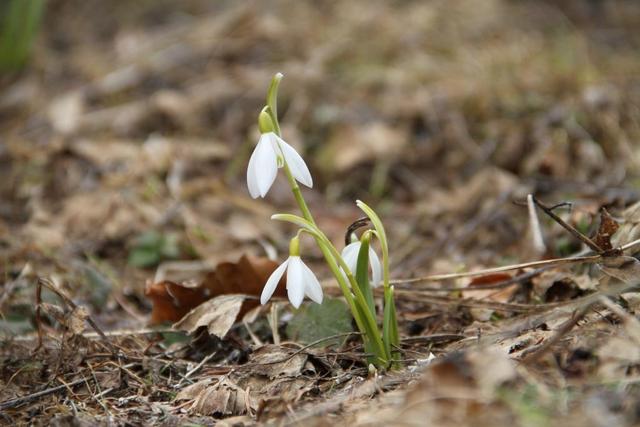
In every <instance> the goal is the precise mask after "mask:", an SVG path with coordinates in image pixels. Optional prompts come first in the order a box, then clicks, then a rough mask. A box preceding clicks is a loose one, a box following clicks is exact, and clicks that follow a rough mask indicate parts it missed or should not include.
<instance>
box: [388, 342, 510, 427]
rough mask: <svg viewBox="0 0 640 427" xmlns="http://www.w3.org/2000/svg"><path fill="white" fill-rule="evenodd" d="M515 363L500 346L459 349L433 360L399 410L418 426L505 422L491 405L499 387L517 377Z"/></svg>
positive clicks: (495, 402)
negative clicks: (470, 349)
mask: <svg viewBox="0 0 640 427" xmlns="http://www.w3.org/2000/svg"><path fill="white" fill-rule="evenodd" d="M516 377H517V374H516V370H515V364H514V362H513V361H512V360H511V359H509V357H508V356H507V354H506V353H505V351H504V350H501V349H499V348H498V347H486V348H479V349H475V350H473V351H468V352H464V353H463V352H456V353H452V354H449V355H447V356H445V357H443V358H439V359H436V360H435V361H433V362H432V363H430V364H429V365H428V366H427V368H426V369H425V371H424V375H423V377H422V378H421V379H420V380H419V381H418V382H417V383H416V384H415V385H414V386H413V387H412V388H411V389H410V390H409V391H408V393H407V395H406V398H405V402H404V404H403V405H402V407H401V408H399V411H398V412H397V413H400V414H402V417H403V421H404V422H406V423H407V424H411V425H413V424H415V425H438V426H449V425H451V426H453V425H465V424H466V423H465V421H466V422H468V420H470V419H474V425H505V424H506V421H507V420H505V419H501V417H502V415H501V414H500V413H498V412H496V413H494V412H493V411H492V407H493V406H494V405H497V404H499V402H497V396H496V390H497V389H498V387H500V386H502V385H504V384H505V383H507V382H509V381H512V380H514V379H516Z"/></svg>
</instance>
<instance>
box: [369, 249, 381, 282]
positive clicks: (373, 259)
mask: <svg viewBox="0 0 640 427" xmlns="http://www.w3.org/2000/svg"><path fill="white" fill-rule="evenodd" d="M369 265H371V271H372V272H373V280H372V281H371V286H373V287H374V288H376V287H378V286H380V283H381V282H382V264H380V258H378V254H376V251H374V250H373V249H371V248H369Z"/></svg>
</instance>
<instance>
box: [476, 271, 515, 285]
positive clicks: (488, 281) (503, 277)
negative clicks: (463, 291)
mask: <svg viewBox="0 0 640 427" xmlns="http://www.w3.org/2000/svg"><path fill="white" fill-rule="evenodd" d="M509 279H511V275H510V274H509V273H492V274H487V275H484V276H480V277H476V278H474V279H472V280H471V282H469V287H471V286H482V285H494V284H496V283H500V282H504V281H507V280H509Z"/></svg>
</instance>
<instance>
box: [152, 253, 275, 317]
mask: <svg viewBox="0 0 640 427" xmlns="http://www.w3.org/2000/svg"><path fill="white" fill-rule="evenodd" d="M277 267H278V264H277V263H276V262H274V261H271V260H270V259H268V258H264V257H254V256H250V255H243V256H242V257H240V260H239V261H238V262H235V263H234V262H222V263H220V264H218V265H217V266H216V268H215V270H213V271H211V272H209V273H207V274H206V276H205V278H204V279H203V280H202V281H201V282H200V283H198V284H196V285H195V286H194V285H190V284H189V283H182V284H178V283H175V282H171V281H169V280H165V281H162V282H159V283H149V284H147V288H146V291H145V295H146V296H147V297H149V298H150V299H151V300H152V302H153V309H152V312H151V321H150V323H151V324H152V325H155V324H159V323H163V322H177V321H178V320H180V319H181V318H182V317H183V316H184V315H185V314H187V313H188V312H189V311H190V310H192V309H193V308H195V307H197V306H199V305H200V304H202V303H203V302H205V301H207V300H209V299H211V298H214V297H217V296H220V295H228V294H243V295H249V296H254V297H258V296H260V294H261V293H262V288H263V287H264V284H265V283H266V282H267V279H268V278H269V276H270V275H271V273H273V271H274V270H275V269H276V268H277ZM274 295H275V296H280V297H284V296H286V286H285V277H283V278H282V279H281V281H280V283H279V284H278V288H277V289H276V291H275V292H274ZM258 304H259V301H258V299H257V298H255V299H245V301H244V304H242V307H241V309H240V311H239V313H238V314H239V315H240V316H242V315H244V314H245V313H247V312H248V311H250V310H251V309H253V308H255V307H257V306H258Z"/></svg>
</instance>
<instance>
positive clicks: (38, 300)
mask: <svg viewBox="0 0 640 427" xmlns="http://www.w3.org/2000/svg"><path fill="white" fill-rule="evenodd" d="M43 286H44V287H45V288H47V289H49V290H50V291H51V292H53V293H55V294H56V295H58V297H60V298H61V299H62V300H63V301H64V302H65V304H67V305H68V306H70V307H71V308H72V309H73V310H77V309H78V306H77V305H76V303H74V302H73V301H72V300H71V298H69V297H68V296H66V295H65V294H64V292H62V291H61V290H60V289H58V288H57V287H56V286H55V285H54V284H53V283H52V282H51V280H49V279H47V278H43V277H41V278H40V279H38V286H37V290H36V304H37V306H36V322H37V324H38V348H40V346H41V345H42V335H41V334H42V332H41V328H40V321H41V314H40V305H41V301H42V287H43ZM86 320H87V322H88V323H89V325H91V327H92V328H93V330H94V331H96V333H97V334H98V335H99V336H100V338H102V340H103V341H104V342H105V344H107V347H109V349H110V350H111V352H112V353H113V354H114V355H117V354H118V350H117V348H116V347H115V346H114V345H113V344H112V343H111V341H109V339H108V338H107V336H106V335H105V333H104V332H102V330H101V329H100V328H99V327H98V325H97V324H96V322H94V320H93V319H92V318H91V316H90V315H88V314H87V319H86Z"/></svg>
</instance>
